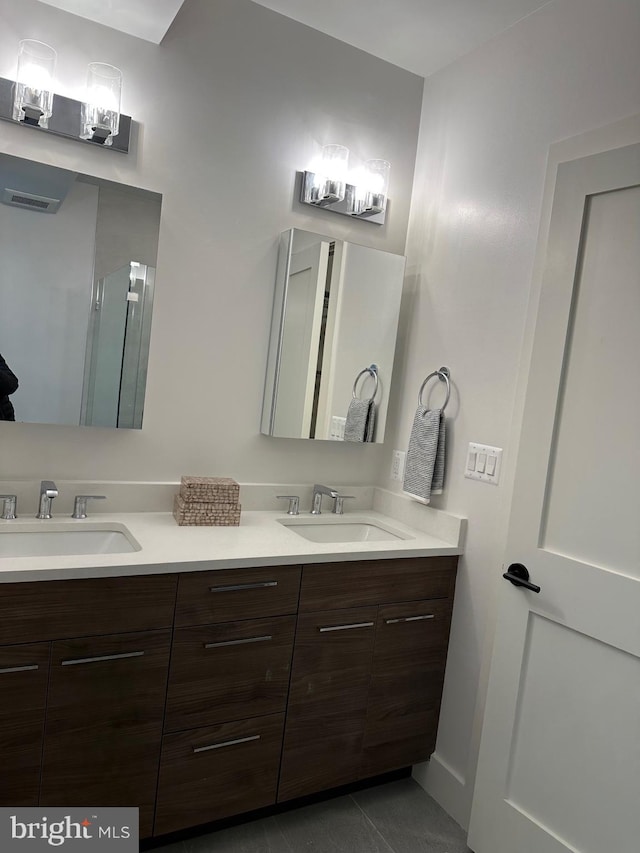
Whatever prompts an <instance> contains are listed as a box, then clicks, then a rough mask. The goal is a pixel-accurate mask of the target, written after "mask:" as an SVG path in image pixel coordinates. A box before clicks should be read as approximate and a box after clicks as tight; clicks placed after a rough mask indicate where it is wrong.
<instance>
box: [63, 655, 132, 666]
mask: <svg viewBox="0 0 640 853" xmlns="http://www.w3.org/2000/svg"><path fill="white" fill-rule="evenodd" d="M143 654H144V652H123V654H121V655H100V656H98V657H95V658H72V659H71V660H63V661H62V663H61V664H60V665H61V666H75V665H76V664H79V663H98V662H99V661H103V660H122V658H139V657H142V655H143Z"/></svg>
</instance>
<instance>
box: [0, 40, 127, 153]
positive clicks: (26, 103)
mask: <svg viewBox="0 0 640 853" xmlns="http://www.w3.org/2000/svg"><path fill="white" fill-rule="evenodd" d="M56 58H57V56H56V51H55V50H54V49H53V48H52V47H50V46H49V45H48V44H44V42H41V41H37V40H35V39H23V40H22V41H21V42H20V43H19V45H18V68H17V72H16V79H15V80H9V79H7V78H5V77H0V119H4V120H5V121H11V122H18V123H20V124H21V125H22V126H23V127H34V128H36V129H37V130H41V131H45V132H47V133H54V134H56V135H57V136H65V137H67V139H76V140H78V141H81V142H89V143H91V144H93V145H96V144H97V145H100V146H102V147H104V148H109V149H110V150H112V151H120V152H122V153H125V154H126V153H127V152H128V151H129V138H130V135H131V116H126V115H122V114H121V113H120V99H121V93H122V72H121V71H119V69H117V68H115V67H114V66H113V65H109V64H107V63H106V62H92V63H90V64H89V69H88V74H87V90H86V94H85V96H84V101H76V100H73V99H72V98H66V97H64V96H63V95H57V94H55V92H54V88H55V82H54V75H55V68H56Z"/></svg>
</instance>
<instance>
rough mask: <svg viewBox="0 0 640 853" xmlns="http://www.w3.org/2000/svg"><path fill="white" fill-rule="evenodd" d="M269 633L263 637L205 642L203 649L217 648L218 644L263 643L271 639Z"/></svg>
mask: <svg viewBox="0 0 640 853" xmlns="http://www.w3.org/2000/svg"><path fill="white" fill-rule="evenodd" d="M272 639H273V637H272V636H271V634H266V635H265V636H264V637H245V638H244V639H242V640H223V641H222V642H220V643H205V644H204V647H205V649H219V648H220V646H241V645H243V644H244V643H263V642H265V641H266V640H272Z"/></svg>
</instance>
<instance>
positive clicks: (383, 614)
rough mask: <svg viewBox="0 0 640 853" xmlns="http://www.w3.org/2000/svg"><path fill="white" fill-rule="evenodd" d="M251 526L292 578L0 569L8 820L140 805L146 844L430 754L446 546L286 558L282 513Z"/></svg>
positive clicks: (452, 558)
mask: <svg viewBox="0 0 640 853" xmlns="http://www.w3.org/2000/svg"><path fill="white" fill-rule="evenodd" d="M150 515H151V514H150ZM155 515H158V514H155ZM163 515H164V514H163ZM251 515H256V516H258V515H261V516H267V515H269V516H272V519H271V523H272V524H273V525H276V527H277V530H276V533H275V534H274V535H275V536H276V537H284V540H283V541H285V542H287V543H289V544H288V547H289V548H290V549H291V548H294V549H297V551H296V553H297V555H298V559H297V561H296V562H292V560H293V558H294V556H293V553H290V554H289V555H288V556H286V557H285V556H282V558H281V562H279V563H277V562H276V564H273V565H269V564H265V560H266V559H267V558H266V557H262V558H261V559H257V560H256V563H257V565H255V566H251V565H247V564H246V559H245V560H243V563H244V564H243V565H240V566H232V567H224V566H225V561H224V560H220V561H217V560H208V561H206V560H199V561H196V562H188V561H187V562H175V563H172V562H165V563H163V564H159V563H158V564H154V565H145V564H144V557H143V556H142V555H143V553H144V550H145V549H144V547H143V548H142V550H141V551H140V552H138V553H136V554H135V555H132V554H126V555H122V559H123V560H124V559H126V560H128V561H132V560H137V561H138V562H137V565H131V566H128V567H123V566H121V567H119V568H118V569H117V570H114V568H113V563H114V560H115V559H117V555H104V556H101V557H96V558H95V561H96V563H98V564H99V563H100V562H103V563H107V564H108V563H111V564H112V565H111V566H109V565H104V566H102V567H100V566H98V568H94V569H93V573H94V574H101V575H102V576H94V577H83V576H82V571H81V569H80V568H76V570H74V571H72V573H71V574H72V575H74V576H72V577H66V576H65V574H64V570H63V569H62V568H60V569H57V570H53V575H52V579H50V580H49V579H46V574H45V571H46V570H44V569H43V570H41V571H37V572H35V574H34V576H33V577H34V579H33V580H30V581H25V579H24V578H23V577H20V579H17V580H16V579H13V580H10V579H9V578H11V575H12V572H7V575H6V582H4V583H1V584H0V685H1V686H2V689H1V690H0V750H1V752H2V755H3V770H4V772H3V774H2V775H1V777H0V802H1V803H2V804H6V805H16V806H18V805H19V806H36V805H43V806H46V805H57V806H66V805H68V806H78V805H83V804H86V805H103V806H106V805H136V806H138V807H139V809H140V837H141V838H149V837H151V836H161V835H165V834H168V833H172V832H175V831H178V830H183V829H186V828H189V827H192V826H197V825H199V824H204V823H207V822H209V821H214V820H217V819H220V818H226V817H229V816H232V815H239V814H242V813H245V812H249V811H252V810H254V809H258V808H261V807H264V806H269V805H272V804H275V803H283V802H286V801H289V800H293V799H295V798H297V797H301V796H304V795H307V794H311V793H315V792H320V791H324V790H328V789H330V788H333V787H337V786H340V785H344V784H347V783H350V782H355V781H358V780H362V779H366V778H369V777H373V776H376V775H378V774H381V773H385V772H387V771H392V770H395V769H399V768H403V767H407V766H409V765H411V764H414V763H416V762H418V761H423V760H425V759H427V758H428V757H429V755H430V754H431V752H432V751H433V749H434V746H435V736H436V729H437V722H438V713H439V708H440V700H441V693H442V684H443V677H444V668H445V662H446V654H447V643H448V636H449V626H450V621H451V610H452V605H453V591H454V584H455V575H456V564H457V559H458V557H457V554H456V553H455V551H456V548H455V547H453V546H448V547H446V545H445V543H441V546H442V547H440V548H437V547H434V548H433V549H432V552H433V553H429V551H428V550H425V549H423V550H422V555H421V556H416V550H417V546H416V544H415V543H414V545H413V547H412V546H411V544H410V543H409V542H408V541H403V542H402V543H401V544H400V546H399V547H400V551H399V552H398V549H397V548H396V549H395V550H389V551H388V552H385V551H384V549H385V548H389V547H390V546H388V545H387V543H364V544H362V545H360V546H357V547H356V550H355V552H354V548H353V546H352V547H351V553H347V549H346V548H345V546H339V547H338V546H333V553H331V554H330V553H329V552H330V550H331V548H330V546H326V545H317V544H314V545H309V544H308V543H307V545H302V546H299V545H297V544H296V545H291V543H292V542H294V539H295V534H293V533H292V532H291V531H288V530H286V529H285V528H283V527H282V525H281V524H278V522H277V521H276V520H274V519H273V516H276V515H277V514H275V513H261V514H259V513H255V514H251V513H248V514H247V516H251ZM156 523H158V521H157V519H156ZM260 523H262V522H260ZM43 524H44V522H43ZM166 524H167V530H166V534H167V536H170V535H173V536H174V537H175V536H177V537H179V538H181V539H182V541H183V545H184V543H186V542H187V541H188V539H189V538H190V537H191V538H194V537H195V538H199V539H200V540H201V544H202V541H203V540H204V539H205V538H206V537H209V536H213V535H215V534H217V533H220V534H221V536H220V541H221V542H223V543H224V540H225V538H226V539H227V545H226V546H225V545H224V544H223V545H221V548H222V551H223V552H224V550H225V547H226V549H227V552H228V551H229V548H230V545H229V544H228V543H229V542H230V541H231V540H232V538H233V536H234V535H235V536H236V537H238V535H239V531H238V529H235V530H234V531H231V530H224V531H220V532H218V531H214V532H213V533H212V532H210V531H202V530H187V531H186V532H183V531H184V529H178V528H176V527H175V525H172V526H170V524H169V521H168V519H167V520H166ZM247 524H248V526H249V527H250V526H251V519H250V518H248V519H247ZM255 524H257V526H260V525H259V524H258V523H257V522H255ZM130 526H131V528H132V529H133V525H130ZM265 529H270V528H268V527H265ZM138 537H139V538H140V539H144V536H143V535H142V534H141V533H138ZM249 538H250V537H249ZM298 538H300V537H298ZM301 541H302V540H301ZM200 547H201V546H200ZM402 547H404V548H405V550H406V552H407V553H406V555H403V553H402V550H401V549H402ZM284 548H285V546H283V549H284ZM336 548H338V550H340V548H342V549H344V551H345V556H344V557H343V558H340V555H339V554H337V553H335V551H336ZM185 549H186V545H185V548H184V549H183V550H185ZM305 549H306V553H304V551H305ZM442 551H444V552H445V553H438V552H442ZM367 552H370V556H368V554H367ZM447 552H450V553H447ZM281 553H282V551H281ZM354 556H355V557H357V559H354ZM21 561H22V565H24V566H30V565H32V562H31V561H30V560H29V558H26V559H25V558H20V559H18V560H14V561H13V563H12V567H13V568H14V570H15V567H16V566H17V565H18V564H20V563H21ZM74 561H75V562H76V563H78V561H79V558H78V557H74V558H69V562H71V563H72V562H74ZM9 562H10V561H9V560H8V559H4V560H0V569H2V567H3V566H4V567H5V568H6V567H7V564H8V563H9ZM51 562H52V563H56V562H57V563H59V564H60V565H62V563H61V558H59V557H57V558H52V560H51ZM228 562H229V560H227V563H228ZM221 566H222V567H221ZM114 571H117V572H118V574H117V576H116V575H115V574H114ZM1 575H2V573H1V572H0V576H1ZM25 576H26V577H28V572H27V571H26V570H25ZM36 578H38V579H36Z"/></svg>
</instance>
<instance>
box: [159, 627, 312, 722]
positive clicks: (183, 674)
mask: <svg viewBox="0 0 640 853" xmlns="http://www.w3.org/2000/svg"><path fill="white" fill-rule="evenodd" d="M295 628H296V617H295V616H280V617H277V618H275V619H248V620H243V621H241V622H224V623H221V624H214V625H204V626H198V627H196V628H178V629H176V632H175V634H174V638H173V649H172V654H171V671H170V675H169V695H168V698H167V715H166V720H165V731H179V730H181V729H188V728H194V727H195V726H207V725H212V724H213V723H221V722H224V721H225V720H236V719H239V718H241V717H246V716H248V715H249V714H250V715H251V716H259V715H261V714H273V713H276V712H278V711H284V709H285V706H286V702H287V691H288V688H289V671H290V668H291V654H292V651H293V637H294V634H295Z"/></svg>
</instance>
